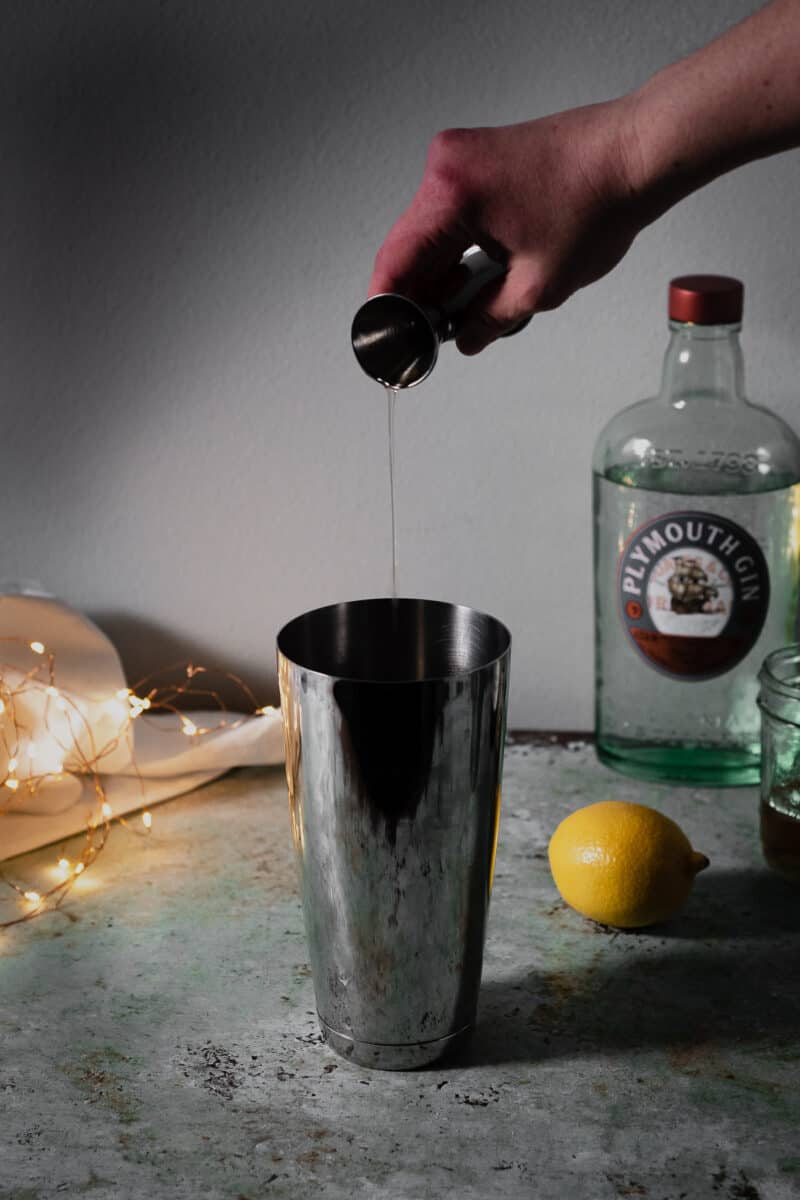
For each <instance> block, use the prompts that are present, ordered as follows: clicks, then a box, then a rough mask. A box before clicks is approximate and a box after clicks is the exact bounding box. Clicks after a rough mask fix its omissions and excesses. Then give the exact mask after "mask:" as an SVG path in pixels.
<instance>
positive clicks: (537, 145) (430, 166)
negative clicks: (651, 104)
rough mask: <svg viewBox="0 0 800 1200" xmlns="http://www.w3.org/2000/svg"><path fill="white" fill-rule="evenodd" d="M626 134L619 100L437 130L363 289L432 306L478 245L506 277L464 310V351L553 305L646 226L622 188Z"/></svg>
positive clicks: (615, 257) (625, 185) (460, 339)
mask: <svg viewBox="0 0 800 1200" xmlns="http://www.w3.org/2000/svg"><path fill="white" fill-rule="evenodd" d="M631 128H632V126H631V124H630V121H629V110H628V105H627V102H626V100H625V99H624V98H623V99H621V100H615V101H611V102H608V103H604V104H595V105H591V106H588V107H585V108H577V109H571V110H569V111H567V112H563V113H558V114H556V115H554V116H549V117H544V118H540V119H538V120H535V121H527V122H525V123H523V124H520V125H507V126H502V127H499V128H486V129H449V130H446V131H445V132H443V133H440V134H437V136H436V137H435V138H434V139H433V142H432V143H431V146H430V149H429V152H428V159H427V164H426V167H425V173H424V175H423V178H422V183H421V184H420V187H419V190H418V191H417V194H416V196H415V197H414V199H413V201H412V203H411V205H410V207H409V208H408V209H407V210H406V212H405V213H404V214H403V215H402V216H401V217H400V219H399V220H398V221H397V222H396V224H395V225H394V226H393V227H392V229H391V230H390V231H389V234H388V236H387V238H386V240H385V241H384V243H383V245H382V246H381V248H380V250H379V252H378V255H377V258H376V260H375V269H374V271H373V275H372V280H371V282H370V287H369V294H370V295H375V294H376V293H378V292H400V293H401V294H404V295H408V296H411V297H412V299H416V300H419V301H421V302H425V301H433V300H435V299H436V298H437V297H439V296H440V294H441V293H442V291H446V290H447V285H448V279H449V277H450V276H451V274H452V272H453V271H454V268H455V267H456V265H457V263H458V261H459V259H460V258H461V255H462V254H463V253H464V251H465V250H466V249H467V248H468V247H469V246H471V245H473V244H475V243H478V244H479V245H481V246H482V247H483V248H484V249H485V250H486V251H487V252H488V253H489V254H491V255H492V256H493V257H499V258H500V259H501V260H502V261H503V262H505V263H507V273H506V275H505V277H504V278H503V279H501V280H499V281H498V282H497V283H496V284H492V285H491V286H490V287H488V288H486V289H484V290H483V291H482V292H481V293H480V295H479V296H478V297H477V298H476V299H475V300H474V301H473V302H472V304H471V305H470V306H469V308H468V309H467V311H466V313H465V315H464V319H463V322H462V324H461V326H460V328H459V330H458V331H457V335H456V344H457V346H458V348H459V349H460V350H461V351H462V352H463V353H464V354H477V353H478V352H479V351H480V350H482V349H483V348H484V347H485V346H487V345H489V343H490V342H493V341H494V340H495V339H496V338H498V337H500V336H502V334H504V333H507V332H509V331H510V330H511V329H512V328H513V327H514V326H515V325H517V324H519V322H521V321H523V320H525V319H526V318H528V317H530V316H531V315H532V314H533V313H536V312H542V311H544V310H546V309H552V308H556V307H557V306H558V305H559V304H562V303H563V302H564V300H566V299H567V298H568V297H569V296H571V295H572V293H573V292H575V291H577V290H578V289H579V288H581V287H584V286H585V285H586V284H588V283H591V282H592V281H593V280H596V279H599V278H600V277H601V276H602V275H605V274H606V272H608V271H610V270H611V268H612V267H614V266H615V265H616V264H617V263H618V262H619V260H620V259H621V258H622V257H623V255H624V254H625V252H626V251H627V249H628V247H629V246H630V244H631V242H632V241H633V239H634V237H635V236H636V234H637V233H638V232H639V229H640V228H641V227H642V225H643V224H645V223H646V219H645V217H644V216H643V215H642V214H640V213H639V211H638V205H637V203H636V199H635V193H634V189H633V188H632V186H631V183H630V180H631V178H632V173H631V171H630V170H629V160H630V157H631V154H635V148H636V143H635V139H633V138H632V136H631V135H630V132H629V131H630V129H631Z"/></svg>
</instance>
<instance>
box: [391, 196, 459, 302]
mask: <svg viewBox="0 0 800 1200" xmlns="http://www.w3.org/2000/svg"><path fill="white" fill-rule="evenodd" d="M472 241H473V239H472V238H471V237H470V236H469V233H468V232H467V229H466V226H465V225H464V224H463V223H462V221H461V219H460V217H459V215H458V214H456V213H453V211H452V209H450V208H443V207H440V206H436V207H430V206H428V205H427V204H426V202H425V199H424V197H418V198H417V199H416V200H415V201H414V203H413V204H412V205H411V207H410V208H409V209H408V211H407V212H405V213H404V214H403V216H402V217H400V219H399V221H397V223H396V224H395V225H394V226H393V227H392V228H391V229H390V231H389V234H388V236H387V238H386V240H385V242H384V243H383V245H382V246H381V248H380V250H379V251H378V254H377V257H376V259H375V267H374V269H373V272H372V278H371V280H370V284H369V295H370V296H375V295H377V294H378V293H379V292H399V293H400V294H401V295H403V296H411V297H412V298H419V299H427V298H430V297H434V296H435V295H436V292H437V285H438V284H439V283H440V282H441V280H442V279H444V278H445V277H446V276H447V274H448V273H449V272H450V271H451V270H452V269H453V268H454V267H455V266H456V265H457V264H458V262H459V259H460V258H461V255H462V254H463V253H464V251H465V250H466V249H467V247H468V246H470V245H472Z"/></svg>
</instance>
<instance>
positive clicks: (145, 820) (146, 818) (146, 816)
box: [142, 812, 153, 829]
mask: <svg viewBox="0 0 800 1200" xmlns="http://www.w3.org/2000/svg"><path fill="white" fill-rule="evenodd" d="M142 824H143V825H144V827H145V829H150V827H151V826H152V824H153V818H152V816H151V814H150V813H149V812H143V813H142Z"/></svg>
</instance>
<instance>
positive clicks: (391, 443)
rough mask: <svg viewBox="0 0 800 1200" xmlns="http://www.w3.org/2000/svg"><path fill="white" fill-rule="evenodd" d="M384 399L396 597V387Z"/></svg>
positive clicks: (390, 389) (393, 590)
mask: <svg viewBox="0 0 800 1200" xmlns="http://www.w3.org/2000/svg"><path fill="white" fill-rule="evenodd" d="M386 399H387V401H388V410H389V495H390V503H391V513H392V599H393V600H396V599H397V523H396V520H395V501H394V402H395V400H396V399H397V389H396V388H387V389H386Z"/></svg>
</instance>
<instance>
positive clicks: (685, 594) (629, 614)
mask: <svg viewBox="0 0 800 1200" xmlns="http://www.w3.org/2000/svg"><path fill="white" fill-rule="evenodd" d="M617 599H618V603H619V611H620V616H621V618H622V622H623V624H624V626H625V628H626V629H627V631H628V634H629V636H630V637H631V639H632V641H633V643H634V645H635V646H636V649H637V650H638V651H639V653H640V654H641V655H642V656H643V657H644V658H645V659H646V660H647V661H648V662H649V663H650V665H651V666H653V667H655V668H656V670H658V671H662V672H663V673H664V674H666V675H672V676H673V677H675V678H679V679H712V678H713V677H714V676H715V675H723V674H724V673H725V672H726V671H730V670H731V668H732V667H735V666H736V664H737V663H739V662H741V660H742V659H743V658H744V657H745V655H746V654H747V653H748V652H749V651H750V650H751V649H752V648H753V646H754V645H755V642H756V640H757V638H758V635H759V633H760V632H761V629H762V627H763V625H764V620H765V618H766V615H767V609H768V607H769V571H768V570H767V563H766V560H765V558H764V555H763V553H762V551H761V547H760V546H759V545H758V543H757V542H756V541H755V540H754V539H753V538H752V537H751V536H750V534H749V533H748V532H747V531H746V530H745V529H742V527H741V526H740V525H736V524H734V522H733V521H729V520H728V519H727V518H726V517H720V516H717V515H716V514H714V513H703V512H676V513H667V514H666V515H664V516H661V517H656V518H655V519H654V520H652V521H648V522H647V523H646V524H644V525H642V526H640V528H639V529H637V530H636V531H635V533H633V534H632V535H631V537H630V538H629V539H628V541H627V543H626V544H625V547H624V549H623V551H622V554H621V555H620V559H619V567H618V570H617Z"/></svg>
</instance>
